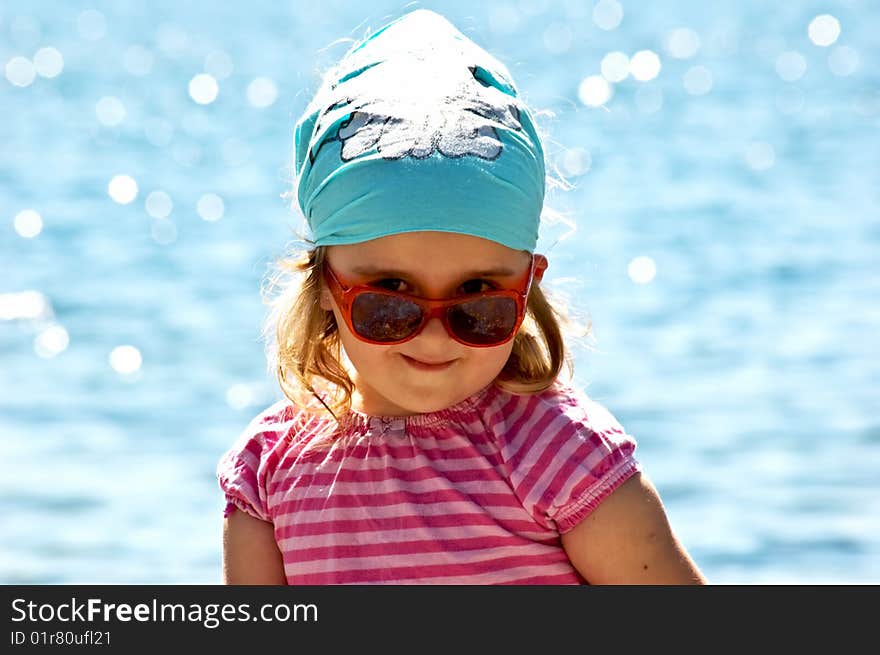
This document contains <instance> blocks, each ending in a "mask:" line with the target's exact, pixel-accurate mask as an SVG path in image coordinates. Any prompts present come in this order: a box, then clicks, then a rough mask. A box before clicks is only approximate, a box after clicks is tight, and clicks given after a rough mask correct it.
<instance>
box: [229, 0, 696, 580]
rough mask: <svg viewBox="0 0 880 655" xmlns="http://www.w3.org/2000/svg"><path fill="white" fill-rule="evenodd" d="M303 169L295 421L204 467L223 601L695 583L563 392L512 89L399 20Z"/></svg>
mask: <svg viewBox="0 0 880 655" xmlns="http://www.w3.org/2000/svg"><path fill="white" fill-rule="evenodd" d="M295 165H296V174H297V186H296V197H297V202H298V204H299V207H300V208H301V209H302V211H303V214H304V215H305V217H306V219H307V220H308V224H309V227H310V231H311V233H312V238H311V241H312V243H313V247H312V248H311V249H310V250H309V251H308V252H307V253H305V256H304V257H303V258H302V259H301V260H300V261H298V262H297V263H296V265H295V267H294V268H295V270H296V271H298V273H299V275H297V276H296V277H295V278H294V281H295V282H296V284H290V285H289V286H288V288H287V289H286V291H285V292H284V293H282V294H281V295H280V296H279V298H278V300H277V304H276V308H275V312H274V313H273V315H272V318H271V320H270V324H271V325H272V328H273V331H274V333H275V335H276V337H277V338H276V339H275V343H274V347H275V353H274V361H275V362H276V363H277V373H278V377H279V380H280V383H281V387H282V389H283V391H284V393H285V396H286V399H285V400H283V401H281V402H279V403H277V404H275V405H273V406H271V407H270V408H268V409H267V410H266V411H264V412H263V413H262V414H260V415H259V416H258V417H257V418H255V419H254V421H253V422H252V423H251V424H250V425H249V426H248V428H247V429H246V430H245V431H244V433H243V434H242V435H241V438H240V439H239V441H238V442H237V443H236V445H235V446H234V447H233V448H232V449H231V450H230V451H229V452H228V453H226V454H225V455H224V456H223V458H222V459H221V461H220V464H219V466H218V478H219V481H220V486H221V488H222V489H223V491H224V493H225V494H226V499H227V508H226V513H225V520H224V540H223V574H224V580H225V582H227V583H230V584H342V583H354V584H370V583H390V584H411V583H415V584H578V583H580V584H583V583H591V584H610V583H624V584H626V583H635V584H679V583H702V582H704V578H703V576H702V574H701V573H700V571H699V570H698V569H697V567H696V565H695V564H694V563H693V561H692V560H691V558H690V557H689V556H688V554H687V552H686V551H685V549H684V548H683V547H682V546H681V545H680V543H679V542H678V540H677V539H676V537H675V535H674V534H673V532H672V530H671V528H670V526H669V523H668V521H667V518H666V515H665V512H664V509H663V505H662V503H661V501H660V499H659V497H658V494H657V492H656V490H655V488H654V487H653V486H652V485H651V483H650V482H649V480H648V479H647V477H646V476H645V475H644V474H643V473H642V471H641V468H640V465H639V464H638V463H637V461H636V460H635V459H634V458H633V451H634V449H635V441H634V440H633V439H632V437H630V436H629V435H627V434H626V433H625V432H624V431H623V430H622V429H621V427H620V425H619V424H618V423H617V422H616V421H615V419H614V418H613V417H612V416H611V415H610V414H609V413H608V411H606V410H605V409H604V408H603V407H602V406H601V405H599V404H598V403H596V402H594V401H592V400H590V399H589V398H587V397H586V396H585V395H583V394H582V393H579V392H577V391H575V390H574V389H572V388H570V387H569V386H568V385H567V384H565V383H563V382H562V381H560V380H559V379H558V378H559V377H560V372H561V369H562V367H563V365H564V364H565V362H566V353H565V348H564V347H563V343H562V337H561V332H560V327H559V323H558V321H557V314H556V312H555V311H554V309H553V308H552V306H551V305H550V304H549V302H548V300H547V299H546V297H545V296H544V295H543V293H542V292H541V288H540V282H541V278H542V276H543V275H544V271H545V270H546V268H547V259H546V258H545V257H544V256H542V255H540V254H536V253H535V245H536V242H537V237H538V226H539V222H540V215H541V211H542V207H543V201H544V187H545V170H544V154H543V149H542V145H541V141H540V139H539V137H538V135H537V133H536V130H535V126H534V124H533V121H532V117H531V115H530V113H529V110H528V109H527V107H526V106H525V105H524V103H523V102H522V101H521V100H520V99H519V97H518V93H517V90H516V88H515V86H514V84H513V81H512V79H511V77H510V74H509V73H508V71H507V70H506V69H505V67H504V66H503V65H502V64H501V63H499V62H498V61H497V60H496V59H494V58H493V57H492V56H490V55H489V54H487V53H486V52H485V51H484V50H482V49H481V48H479V47H478V46H477V45H475V44H474V43H473V42H472V41H470V40H469V39H467V38H466V37H465V36H464V35H462V34H461V33H460V32H459V31H458V30H456V29H455V28H454V27H453V26H452V25H451V24H450V23H449V22H448V21H446V19H444V18H442V17H441V16H439V15H437V14H435V13H432V12H430V11H427V10H418V11H414V12H412V13H409V14H407V15H405V16H403V17H402V18H400V19H398V20H396V21H394V22H392V23H390V24H389V25H386V26H385V27H384V28H382V29H380V30H379V31H377V32H376V33H375V34H373V35H372V36H371V37H369V38H368V39H366V40H365V41H363V42H361V43H359V44H357V45H356V46H354V47H353V48H352V49H351V50H350V51H349V52H348V53H347V54H346V55H345V56H344V57H343V58H342V60H341V61H340V62H339V63H338V64H337V66H336V67H335V68H334V69H333V70H331V71H330V72H329V73H328V74H327V76H326V77H325V80H324V83H323V84H322V86H321V88H320V89H319V91H318V93H317V94H316V96H315V98H314V100H313V101H312V103H311V104H310V105H309V107H308V108H307V109H306V111H305V113H304V115H303V117H302V118H301V119H300V120H299V122H298V124H297V126H296V132H295Z"/></svg>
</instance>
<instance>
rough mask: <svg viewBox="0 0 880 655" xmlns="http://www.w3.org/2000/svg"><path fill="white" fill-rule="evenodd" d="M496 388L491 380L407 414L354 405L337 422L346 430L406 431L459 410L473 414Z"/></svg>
mask: <svg viewBox="0 0 880 655" xmlns="http://www.w3.org/2000/svg"><path fill="white" fill-rule="evenodd" d="M499 392H500V389H498V387H496V386H495V385H494V383H493V384H490V385H489V386H487V387H485V388H483V389H481V390H480V391H477V392H476V393H474V394H472V395H470V396H468V397H467V398H465V399H464V400H461V401H459V402H457V403H455V404H454V405H450V406H449V407H446V408H444V409H439V410H437V411H434V412H426V413H424V414H411V415H409V416H388V415H378V414H367V413H365V412H362V411H359V410H356V409H349V410H348V412H347V413H346V414H345V415H343V416H342V417H341V418H340V423H341V424H342V425H343V426H344V427H345V429H346V431H349V430H355V431H366V430H377V431H379V432H382V433H384V432H388V431H394V432H396V431H406V430H407V428H410V427H416V426H418V427H423V428H424V427H430V426H434V425H438V424H441V423H448V422H449V421H450V420H455V419H456V418H459V417H461V416H462V415H463V414H465V415H473V414H474V413H479V411H480V410H481V409H483V408H484V407H486V406H487V405H488V404H489V403H490V402H491V401H492V400H493V399H494V398H495V396H496V395H497V394H498V393H499Z"/></svg>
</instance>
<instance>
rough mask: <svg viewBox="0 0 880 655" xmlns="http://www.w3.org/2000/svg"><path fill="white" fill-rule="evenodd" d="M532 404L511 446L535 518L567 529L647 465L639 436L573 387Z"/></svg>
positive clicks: (516, 483)
mask: <svg viewBox="0 0 880 655" xmlns="http://www.w3.org/2000/svg"><path fill="white" fill-rule="evenodd" d="M528 404H529V405H531V406H530V407H527V408H524V411H523V412H522V417H523V418H521V419H520V420H519V423H520V424H521V425H520V427H519V429H514V430H513V431H512V437H513V438H512V440H511V441H510V442H509V443H508V444H507V447H506V450H507V457H508V461H509V464H510V466H511V483H512V484H513V487H514V492H515V493H516V494H517V496H518V497H519V499H520V500H521V502H522V503H523V507H524V508H525V509H526V510H527V511H528V512H529V513H530V514H531V515H532V517H533V518H534V520H535V521H536V522H537V523H538V524H540V525H542V526H544V527H546V528H548V529H552V530H555V531H558V532H559V533H560V534H562V533H565V532H568V531H569V530H571V529H572V528H573V527H574V526H575V525H577V524H578V523H580V522H581V521H582V520H583V519H584V518H586V517H587V516H588V515H589V514H590V513H591V512H593V511H594V510H595V509H596V508H597V507H598V506H599V504H600V503H601V502H602V501H603V500H604V499H605V498H607V497H608V496H609V495H610V494H611V493H612V492H613V491H614V490H615V489H617V488H618V487H619V486H620V485H622V484H623V483H624V482H625V481H626V480H628V479H629V478H630V477H631V476H632V475H634V474H635V473H637V472H638V471H640V470H641V466H640V464H639V463H638V461H637V460H636V459H635V457H634V452H635V448H636V440H635V439H634V438H633V437H632V436H631V435H629V434H627V433H626V432H625V431H624V430H623V428H622V427H621V425H620V424H619V423H618V422H617V420H616V419H615V418H614V417H613V416H612V415H611V413H610V412H609V411H608V410H607V409H606V408H605V407H603V406H602V405H601V404H599V403H598V402H595V401H593V400H591V399H590V398H588V397H587V396H585V395H583V394H579V393H576V392H574V391H572V390H570V389H567V388H566V389H562V390H559V391H557V392H555V393H548V392H545V393H544V394H539V395H536V396H533V397H532V399H530V400H529V401H528Z"/></svg>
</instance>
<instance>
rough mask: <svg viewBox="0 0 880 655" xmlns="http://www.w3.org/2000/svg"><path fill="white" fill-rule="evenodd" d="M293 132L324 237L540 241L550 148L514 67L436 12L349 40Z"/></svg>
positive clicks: (311, 214) (529, 245) (310, 215)
mask: <svg viewBox="0 0 880 655" xmlns="http://www.w3.org/2000/svg"><path fill="white" fill-rule="evenodd" d="M294 141H295V143H294V146H295V165H296V174H297V201H298V203H299V206H300V209H301V210H302V212H303V214H304V215H305V217H306V219H307V220H308V223H309V227H310V228H311V231H312V240H313V241H314V243H315V244H317V245H334V244H346V243H358V242H362V241H367V240H370V239H375V238H378V237H382V236H386V235H389V234H398V233H402V232H413V231H419V230H438V231H442V232H457V233H461V234H470V235H474V236H479V237H484V238H486V239H491V240H493V241H497V242H499V243H501V244H504V245H505V246H508V247H510V248H514V249H517V250H528V251H529V252H533V251H534V249H535V244H536V242H537V238H538V225H539V222H540V215H541V208H542V206H543V201H544V153H543V149H542V147H541V142H540V139H539V137H538V135H537V133H536V131H535V126H534V124H533V121H532V117H531V116H530V114H529V111H528V109H527V108H526V106H525V105H524V104H523V103H522V102H521V101H520V100H519V98H518V97H517V91H516V88H515V87H514V85H513V81H512V79H511V77H510V74H509V73H508V72H507V69H506V68H505V67H504V66H503V65H502V64H501V63H500V62H498V61H497V60H496V59H495V58H494V57H492V56H491V55H489V54H488V53H487V52H486V51H485V50H483V49H482V48H480V47H479V46H477V45H476V44H475V43H473V41H471V40H470V39H468V38H467V37H465V36H464V35H463V34H462V33H461V32H459V31H458V30H457V29H456V28H455V27H454V26H453V25H452V24H451V23H449V21H447V20H446V19H445V18H443V17H442V16H440V15H438V14H436V13H434V12H431V11H428V10H425V9H419V10H417V11H414V12H412V13H409V14H406V15H405V16H403V17H401V18H399V19H397V20H395V21H393V22H391V23H389V24H388V25H386V26H385V27H383V28H381V29H380V30H378V31H377V32H376V33H374V34H373V35H372V36H370V37H369V38H368V39H366V40H364V41H363V42H361V43H360V44H358V45H357V46H355V47H354V48H352V49H351V50H350V51H349V52H348V53H347V54H346V55H345V56H344V57H343V58H342V60H341V61H340V62H339V63H338V64H337V65H336V67H335V68H334V69H333V70H331V71H330V73H328V75H327V76H326V77H325V79H324V83H323V85H322V87H321V88H320V89H319V91H318V93H317V94H316V95H315V98H314V99H313V100H312V102H311V104H310V105H309V107H308V108H307V109H306V111H305V113H304V114H303V116H302V117H301V118H300V120H299V121H298V122H297V125H296V132H295V137H294Z"/></svg>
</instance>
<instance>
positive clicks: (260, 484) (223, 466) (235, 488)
mask: <svg viewBox="0 0 880 655" xmlns="http://www.w3.org/2000/svg"><path fill="white" fill-rule="evenodd" d="M280 436H281V432H279V431H278V430H275V429H273V427H272V425H271V424H269V423H267V422H266V419H265V417H262V416H261V417H257V418H256V419H254V421H253V422H251V424H250V425H249V426H248V427H247V428H246V429H245V430H244V431H243V432H242V433H241V435H240V436H239V438H238V440H237V441H236V442H235V445H234V446H233V447H232V448H231V449H230V450H228V451H227V452H226V453H224V455H223V456H222V457H221V458H220V461H219V463H218V464H217V480H218V482H219V483H220V489H221V490H222V491H223V493H224V494H225V496H226V508H225V510H224V512H223V516H224V517H226V516H229V515H230V514H231V513H232V511H233V509H235V508H238V509H240V510H242V511H243V512H246V513H248V514H250V515H251V516H253V517H255V518H258V519H260V520H262V521H272V513H271V511H270V508H269V493H268V491H267V483H268V481H269V480H270V479H271V471H272V469H273V467H274V466H275V465H276V464H277V455H276V454H275V452H274V451H275V447H276V445H277V444H278V441H279V437H280Z"/></svg>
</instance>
